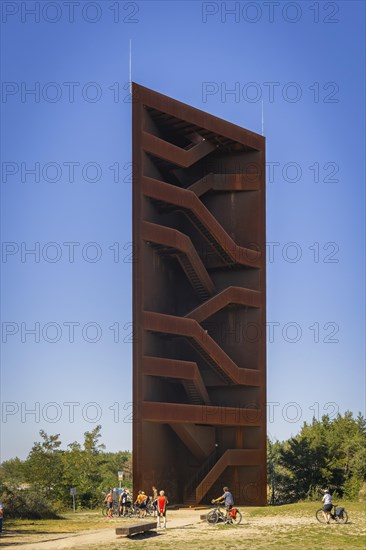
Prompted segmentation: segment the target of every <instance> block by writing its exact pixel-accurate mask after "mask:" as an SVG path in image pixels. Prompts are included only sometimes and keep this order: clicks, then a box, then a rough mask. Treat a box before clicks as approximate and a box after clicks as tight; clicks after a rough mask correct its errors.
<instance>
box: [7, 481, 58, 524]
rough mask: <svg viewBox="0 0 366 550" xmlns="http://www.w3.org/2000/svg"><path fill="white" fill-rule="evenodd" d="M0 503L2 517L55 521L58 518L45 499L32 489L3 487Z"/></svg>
mask: <svg viewBox="0 0 366 550" xmlns="http://www.w3.org/2000/svg"><path fill="white" fill-rule="evenodd" d="M1 502H2V504H3V507H4V515H5V516H6V517H9V518H21V519H55V518H57V517H58V515H57V513H56V511H55V510H54V508H53V506H52V504H51V503H50V502H49V501H48V500H47V498H46V497H45V496H44V495H42V494H40V493H39V492H36V491H35V490H34V489H10V488H8V487H3V491H2V494H1Z"/></svg>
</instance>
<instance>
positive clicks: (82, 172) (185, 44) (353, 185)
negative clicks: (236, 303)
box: [1, 1, 365, 460]
mask: <svg viewBox="0 0 366 550" xmlns="http://www.w3.org/2000/svg"><path fill="white" fill-rule="evenodd" d="M55 6H56V7H55ZM32 10H33V13H31V11H32ZM70 10H71V7H70V5H65V3H64V2H62V1H60V2H56V3H55V2H31V1H29V2H22V1H20V2H6V1H5V2H3V3H2V67H3V69H2V80H3V84H2V86H3V87H2V103H1V108H2V138H3V139H2V181H1V190H2V266H1V267H2V295H1V299H2V301H1V304H2V305H1V317H2V342H3V343H2V357H1V359H2V361H1V398H2V418H1V459H3V460H4V459H7V458H10V457H13V456H16V455H17V456H20V457H21V458H24V457H25V456H26V455H27V453H28V451H29V449H30V447H31V445H32V443H33V442H34V441H35V440H37V439H38V432H39V430H40V429H44V430H46V432H48V433H60V434H61V440H62V441H63V443H64V445H66V444H68V443H70V442H72V441H74V440H82V437H83V433H84V432H85V431H87V430H91V429H92V428H94V426H95V424H96V423H100V424H102V435H103V441H104V443H105V444H106V446H107V449H108V450H110V451H115V450H119V449H130V448H131V426H132V425H131V417H130V413H131V351H132V348H131V320H132V313H131V288H132V283H131V267H132V264H131V256H130V253H131V238H132V237H131V179H130V176H131V164H130V163H131V103H130V102H129V99H130V98H129V96H128V80H129V42H130V40H131V41H132V76H133V80H134V81H136V82H138V83H140V84H142V85H144V86H147V87H149V88H152V89H155V90H156V91H159V92H162V93H164V94H166V95H169V96H172V97H174V98H176V99H178V100H180V101H183V102H185V103H188V104H190V105H193V106H195V107H198V108H200V109H203V110H205V111H207V112H209V113H212V114H214V115H216V116H219V117H222V118H224V119H227V120H229V121H231V122H233V123H236V124H238V125H241V126H243V127H245V128H248V129H250V130H252V131H255V132H258V133H261V111H262V101H263V112H264V133H265V136H266V140H267V141H266V143H267V163H268V172H267V242H268V247H267V248H268V252H269V255H268V279H267V288H268V303H267V320H268V323H269V329H268V338H267V345H268V354H267V369H268V413H269V416H268V432H269V434H270V436H271V437H273V438H278V439H283V438H287V437H289V436H290V435H291V434H295V433H296V432H297V431H298V430H299V428H300V426H301V424H302V422H303V421H305V420H306V421H309V420H311V417H312V415H313V414H315V416H317V417H319V416H321V415H322V414H324V413H326V412H328V413H330V414H331V415H334V414H335V413H336V412H337V411H339V412H341V413H343V412H344V411H345V410H347V409H349V410H351V411H353V412H354V413H355V414H357V413H358V411H362V412H364V405H365V399H364V393H365V391H364V390H365V378H364V334H365V326H364V306H363V304H364V283H363V281H364V275H365V273H364V260H363V256H364V254H363V253H364V240H363V239H364V237H363V233H364V176H365V174H364V163H363V157H364V148H365V139H364V138H365V132H364V115H365V113H364V104H363V96H364V84H365V83H364V66H365V59H364V50H363V45H364V39H365V27H364V3H363V2H315V3H314V2H291V3H289V2H279V3H270V4H268V3H266V2H250V3H248V2H199V1H190V2H177V1H174V2H169V1H167V2H155V1H149V2H144V1H139V2H110V1H103V2H83V1H80V2H79V3H77V5H76V3H75V5H74V13H71V11H70ZM230 10H231V11H230ZM233 10H234V11H233ZM31 90H33V92H32V91H31ZM230 92H231V93H230ZM5 138H6V139H5ZM32 170H33V173H32V172H31V171H32ZM30 250H33V251H34V252H33V254H32V253H29V251H30ZM27 251H28V253H27ZM32 330H33V333H32V332H31V331H32ZM31 411H33V413H32V412H31Z"/></svg>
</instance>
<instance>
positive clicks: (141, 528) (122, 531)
mask: <svg viewBox="0 0 366 550" xmlns="http://www.w3.org/2000/svg"><path fill="white" fill-rule="evenodd" d="M157 526H158V522H157V521H149V522H148V523H147V522H145V523H134V524H133V525H126V526H124V527H116V535H122V536H125V537H129V536H130V535H135V534H136V533H145V531H150V530H151V529H156V528H157Z"/></svg>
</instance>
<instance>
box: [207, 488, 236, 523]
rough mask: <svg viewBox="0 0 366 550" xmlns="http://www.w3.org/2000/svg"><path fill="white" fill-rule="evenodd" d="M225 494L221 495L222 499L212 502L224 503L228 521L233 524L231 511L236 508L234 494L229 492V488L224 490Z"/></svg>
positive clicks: (215, 499)
mask: <svg viewBox="0 0 366 550" xmlns="http://www.w3.org/2000/svg"><path fill="white" fill-rule="evenodd" d="M223 491H224V494H223V495H221V497H218V498H214V499H213V500H212V501H211V502H212V503H213V504H214V503H215V502H221V503H222V502H223V503H224V505H225V508H226V521H227V523H232V519H231V518H230V510H231V509H232V507H233V506H234V497H233V495H232V493H231V492H230V491H229V487H224V488H223Z"/></svg>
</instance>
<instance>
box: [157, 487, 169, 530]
mask: <svg viewBox="0 0 366 550" xmlns="http://www.w3.org/2000/svg"><path fill="white" fill-rule="evenodd" d="M167 504H168V499H167V498H166V496H165V493H164V491H160V492H159V496H158V501H157V508H158V518H159V525H158V527H161V518H164V525H163V527H164V528H165V527H166V507H167Z"/></svg>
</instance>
